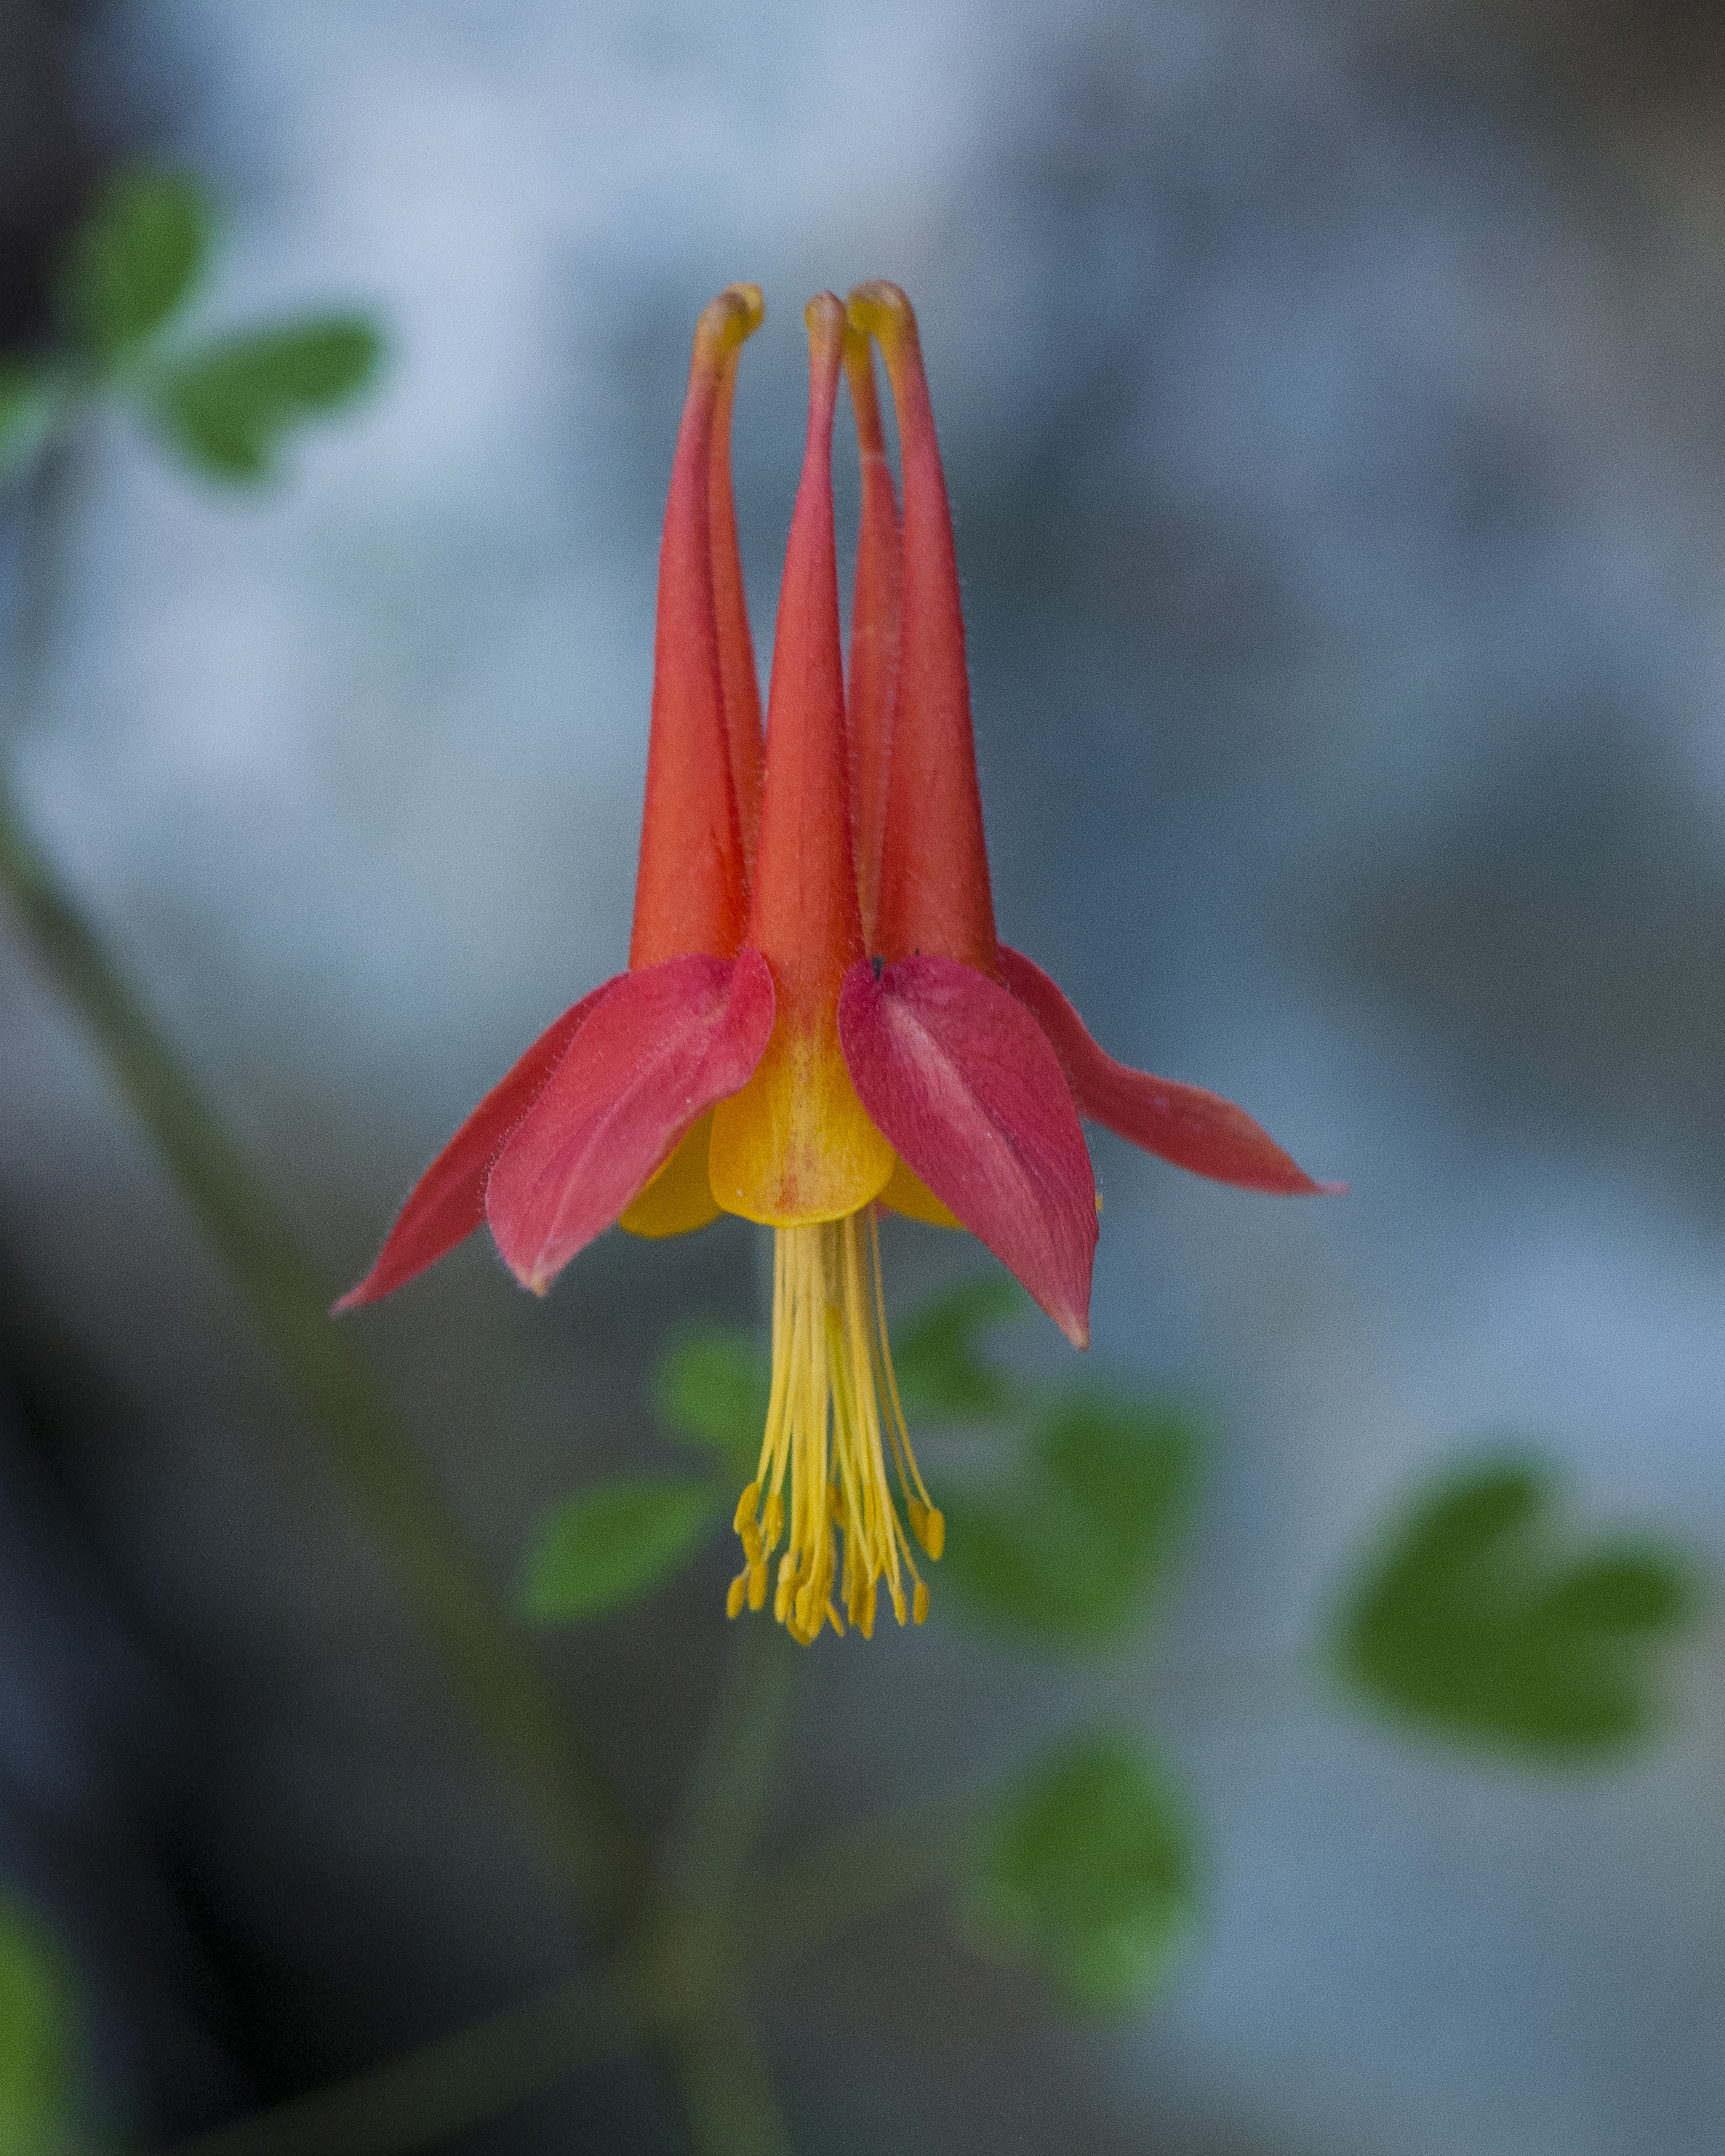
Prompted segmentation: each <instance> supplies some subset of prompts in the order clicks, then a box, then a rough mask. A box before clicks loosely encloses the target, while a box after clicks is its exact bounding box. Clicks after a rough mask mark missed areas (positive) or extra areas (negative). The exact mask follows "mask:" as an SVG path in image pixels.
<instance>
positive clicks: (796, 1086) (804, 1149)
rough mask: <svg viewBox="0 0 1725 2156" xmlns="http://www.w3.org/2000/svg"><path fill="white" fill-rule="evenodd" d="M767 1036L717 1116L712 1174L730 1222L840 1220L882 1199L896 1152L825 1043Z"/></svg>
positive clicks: (778, 1224) (835, 1045)
mask: <svg viewBox="0 0 1725 2156" xmlns="http://www.w3.org/2000/svg"><path fill="white" fill-rule="evenodd" d="M823 1036H824V1037H823ZM895 1159H896V1155H895V1154H894V1152H893V1150H892V1147H891V1146H890V1145H888V1143H887V1142H886V1139H885V1138H884V1137H881V1135H880V1132H879V1131H877V1130H876V1129H875V1126H874V1124H873V1123H872V1122H870V1120H869V1114H868V1111H867V1110H866V1109H865V1107H864V1106H863V1104H862V1102H861V1101H859V1100H858V1098H857V1097H856V1088H855V1086H853V1085H852V1084H851V1082H850V1072H849V1071H848V1070H846V1069H845V1059H844V1057H843V1055H840V1053H839V1041H838V1034H837V1029H836V1027H835V1028H834V1029H833V1031H832V1032H831V1033H830V1034H825V1035H824V1029H823V1032H820V1033H814V1034H809V1033H801V1034H793V1032H792V1031H791V1029H789V1028H788V1026H785V1025H783V1024H780V1025H778V1026H776V1027H775V1028H774V1029H773V1038H772V1039H771V1040H770V1041H769V1042H768V1045H767V1053H766V1054H765V1055H763V1056H762V1058H761V1060H760V1063H759V1064H758V1065H757V1068H756V1070H755V1075H754V1076H753V1077H752V1078H751V1079H750V1081H749V1082H748V1083H747V1086H744V1087H743V1089H742V1091H741V1092H740V1093H733V1094H732V1096H731V1098H730V1099H729V1100H728V1101H720V1103H719V1105H718V1106H717V1107H716V1109H715V1110H714V1111H713V1142H712V1149H711V1153H710V1154H709V1156H708V1163H707V1166H708V1173H709V1174H710V1176H711V1183H712V1194H713V1196H714V1197H715V1198H716V1199H717V1200H718V1202H719V1204H721V1206H722V1207H723V1208H724V1209H725V1210H726V1212H727V1213H740V1214H742V1217H743V1219H745V1220H758V1221H760V1222H762V1224H764V1225H765V1226H767V1227H769V1228H798V1227H808V1226H812V1225H813V1224H814V1223H815V1222H817V1221H820V1220H842V1219H844V1218H845V1215H846V1214H849V1213H855V1212H856V1211H858V1210H859V1209H860V1208H861V1207H862V1206H865V1205H866V1204H868V1202H869V1200H870V1199H871V1198H875V1197H876V1196H878V1195H879V1193H880V1190H881V1189H882V1188H883V1187H884V1186H885V1184H886V1180H887V1178H888V1177H889V1176H891V1173H892V1169H893V1163H894V1161H895Z"/></svg>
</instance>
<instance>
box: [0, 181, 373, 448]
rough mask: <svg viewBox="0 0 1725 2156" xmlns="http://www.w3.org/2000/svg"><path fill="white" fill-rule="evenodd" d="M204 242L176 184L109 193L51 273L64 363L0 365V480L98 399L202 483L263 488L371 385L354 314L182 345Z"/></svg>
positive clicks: (190, 204) (200, 276)
mask: <svg viewBox="0 0 1725 2156" xmlns="http://www.w3.org/2000/svg"><path fill="white" fill-rule="evenodd" d="M213 241H214V225H213V218H212V215H211V210H210V205H209V202H208V198H207V196H206V195H205V193H204V191H203V187H201V186H200V185H199V184H198V182H197V181H196V180H195V179H193V178H192V177H190V176H189V175H187V174H186V173H183V172H160V171H157V170H155V169H153V168H151V167H133V168H131V170H128V171H126V172H120V173H118V174H116V176H114V177H112V178H111V179H110V181H109V182H108V184H107V185H106V187H104V189H103V190H102V192H101V193H100V195H98V197H97V198H96V200H95V203H94V204H93V205H92V207H91V208H90V213H89V214H88V215H87V216H86V217H85V219H84V222H83V223H81V224H80V226H79V228H78V229H77V230H76V231H75V232H74V234H73V235H72V239H71V240H70V243H69V245H68V247H67V249H66V256H65V259H64V263H63V264H62V266H61V271H60V276H59V314H60V318H61V321H62V323H63V326H64V333H65V336H66V339H67V342H68V345H69V351H68V352H66V353H64V354H63V355H59V354H50V355H48V356H45V357H44V358H42V359H41V360H39V361H37V362H29V363H26V362H5V363H3V364H0V480H6V479H8V478H10V477H13V476H14V475H17V474H18V473H19V472H21V471H23V470H24V469H25V468H26V467H27V466H28V465H29V464H30V462H31V461H32V459H33V458H34V457H35V456H36V455H37V454H39V452H40V451H41V450H43V449H44V448H46V446H47V445H48V444H49V442H50V441H51V440H52V439H54V435H55V434H56V432H57V431H59V430H61V429H64V428H66V427H68V426H69V425H70V424H71V423H72V422H73V421H74V418H76V416H77V414H78V413H79V412H80V410H81V409H83V408H85V406H87V405H88V404H89V403H90V402H91V401H92V400H94V399H96V398H103V397H112V398H118V399H120V400H122V401H124V402H125V403H128V404H130V405H131V407H132V408H133V409H134V410H135V411H136V412H137V413H138V414H139V415H140V416H141V418H143V419H144V421H145V422H146V424H147V425H148V426H150V427H151V429H152V430H153V431H154V433H155V434H156V435H157V438H158V439H160V440H161V441H162V443H163V444H165V445H166V446H167V448H168V449H171V450H172V452H173V454H175V455H176V456H177V457H178V458H179V459H181V461H182V463H185V464H187V465H190V466H191V467H192V468H193V470H196V471H198V472H200V473H202V474H203V475H206V476H208V477H210V478H213V479H218V480H224V481H228V482H235V481H238V482H245V481H251V480H264V479H268V478H269V477H270V475H272V474H273V472H274V471H275V466H276V463H277V459H278V453H279V451H280V448H281V446H282V444H283V443H284V442H285V439H286V438H287V437H288V435H289V434H291V433H292V431H293V430H294V429H295V427H297V426H298V425H300V423H302V422H303V421H305V420H306V419H311V418H317V417H319V416H321V415H322V414H324V413H331V412H333V411H336V409H337V408H339V407H341V405H343V404H346V403H349V402H350V401H351V400H352V398H355V397H356V396H357V395H358V394H359V393H360V392H361V391H362V390H363V389H364V388H367V386H368V385H369V384H370V383H371V382H372V381H373V380H374V379H375V378H376V377H377V372H378V369H379V367H381V365H382V358H383V339H382V333H381V331H379V330H378V328H377V325H376V324H375V323H374V322H372V321H370V320H369V319H368V318H367V316H364V315H360V314H352V313H319V314H316V315H312V316H307V317H306V318H305V319H304V320H303V321H285V322H275V323H270V324H266V325H264V326H260V327H256V328H249V329H240V330H234V331H228V332H227V333H225V334H223V336H218V337H208V338H199V337H190V338H188V337H187V336H185V335H184V333H183V331H182V320H183V317H184V315H185V312H186V309H187V305H188V304H189V303H190V302H191V301H192V300H193V298H195V296H196V295H197V294H198V290H199V289H200V287H201V286H202V285H203V282H204V281H205V273H206V271H207V269H208V264H209V261H210V259H211V255H212V254H213Z"/></svg>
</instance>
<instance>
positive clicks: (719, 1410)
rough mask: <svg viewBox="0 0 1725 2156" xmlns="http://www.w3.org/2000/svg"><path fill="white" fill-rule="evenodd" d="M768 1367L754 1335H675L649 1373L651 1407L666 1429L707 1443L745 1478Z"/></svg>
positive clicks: (714, 1329)
mask: <svg viewBox="0 0 1725 2156" xmlns="http://www.w3.org/2000/svg"><path fill="white" fill-rule="evenodd" d="M771 1389H772V1371H771V1366H770V1365H769V1363H768V1360H767V1357H766V1355H765V1353H763V1352H762V1348H761V1346H760V1344H759V1342H757V1340H756V1338H755V1337H754V1335H753V1334H752V1333H750V1332H738V1331H737V1330H736V1329H735V1328H734V1327H731V1326H726V1325H691V1326H689V1327H685V1329H684V1330H683V1331H682V1332H679V1333H677V1334H676V1336H675V1337H674V1338H673V1340H672V1342H671V1343H670V1347H668V1348H666V1350H665V1353H664V1354H663V1355H662V1356H661V1357H660V1360H659V1363H658V1365H657V1367H656V1368H655V1370H654V1373H653V1405H654V1407H655V1410H656V1411H657V1413H658V1415H659V1419H660V1421H661V1422H662V1423H664V1424H665V1427H666V1429H668V1430H674V1431H675V1433H676V1435H678V1436H679V1437H682V1438H687V1439H689V1440H691V1442H692V1443H694V1444H696V1445H710V1446H711V1448H712V1450H714V1451H715V1452H717V1453H720V1454H721V1455H723V1457H724V1460H725V1462H726V1466H727V1467H729V1468H730V1469H732V1471H734V1472H735V1473H737V1474H738V1475H739V1476H741V1477H742V1481H740V1482H739V1483H738V1485H737V1486H738V1488H739V1489H740V1488H741V1487H742V1484H743V1483H745V1482H747V1481H750V1480H751V1479H752V1476H753V1475H754V1471H755V1466H756V1462H757V1460H759V1458H760V1456H761V1437H762V1432H763V1431H764V1430H765V1429H766V1427H767V1402H768V1394H770V1392H771Z"/></svg>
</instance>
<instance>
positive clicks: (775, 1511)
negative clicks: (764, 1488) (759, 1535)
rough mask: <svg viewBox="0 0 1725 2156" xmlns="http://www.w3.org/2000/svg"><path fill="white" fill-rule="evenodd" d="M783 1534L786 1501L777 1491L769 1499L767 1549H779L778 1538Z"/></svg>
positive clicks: (769, 1495) (772, 1492)
mask: <svg viewBox="0 0 1725 2156" xmlns="http://www.w3.org/2000/svg"><path fill="white" fill-rule="evenodd" d="M783 1532H784V1499H783V1497H782V1496H780V1495H779V1493H778V1491H777V1490H774V1491H771V1492H770V1493H769V1494H768V1499H767V1547H768V1549H777V1548H778V1538H779V1537H780V1536H781V1535H782V1534H783Z"/></svg>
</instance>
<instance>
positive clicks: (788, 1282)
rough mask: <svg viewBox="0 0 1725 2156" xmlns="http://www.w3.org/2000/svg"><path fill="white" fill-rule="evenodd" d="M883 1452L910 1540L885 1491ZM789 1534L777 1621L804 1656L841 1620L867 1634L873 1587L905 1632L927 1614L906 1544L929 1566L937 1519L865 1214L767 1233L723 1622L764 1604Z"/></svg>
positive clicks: (934, 1554)
mask: <svg viewBox="0 0 1725 2156" xmlns="http://www.w3.org/2000/svg"><path fill="white" fill-rule="evenodd" d="M883 1425H884V1428H885V1433H886V1435H885V1440H884V1442H883V1438H882V1429H883ZM888 1445H890V1446H891V1451H892V1456H893V1462H894V1465H895V1466H896V1469H897V1471H898V1482H899V1488H900V1490H901V1492H902V1494H903V1496H904V1502H905V1512H906V1516H907V1517H908V1518H909V1520H910V1522H911V1534H913V1535H914V1536H915V1537H916V1540H917V1541H918V1542H919V1543H921V1544H922V1548H924V1550H926V1551H927V1553H928V1555H929V1556H930V1557H931V1558H938V1557H939V1555H940V1553H941V1550H942V1547H943V1546H944V1544H945V1542H946V1534H947V1529H946V1522H945V1521H944V1520H943V1519H942V1517H941V1515H940V1512H939V1511H938V1510H937V1508H936V1507H934V1506H933V1505H932V1504H931V1503H930V1502H929V1499H928V1491H927V1489H925V1488H924V1486H923V1482H922V1475H921V1474H920V1473H919V1471H918V1470H917V1466H916V1455H915V1454H914V1453H913V1452H912V1451H911V1437H910V1432H909V1431H908V1430H906V1428H905V1417H904V1410H903V1409H902V1407H901V1405H900V1404H899V1397H898V1380H897V1379H896V1378H895V1377H894V1376H893V1374H892V1355H891V1350H890V1348H889V1347H888V1346H887V1342H886V1312H885V1305H884V1302H883V1300H882V1296H881V1293H880V1235H879V1231H878V1229H876V1227H875V1220H874V1215H873V1211H872V1209H865V1211H864V1212H863V1213H853V1214H850V1216H849V1218H848V1219H843V1220H829V1221H824V1222H822V1223H821V1224H819V1226H817V1227H809V1228H779V1229H775V1230H774V1235H773V1394H772V1399H771V1400H770V1402H769V1404H768V1409H767V1433H766V1436H765V1437H764V1439H763V1440H762V1445H761V1465H760V1468H759V1470H758V1471H757V1476H756V1478H755V1480H754V1481H752V1482H751V1483H750V1485H749V1486H748V1487H747V1490H745V1491H743V1493H742V1498H741V1500H740V1501H739V1502H738V1504H737V1533H738V1534H739V1535H740V1536H741V1537H742V1548H743V1556H744V1558H745V1559H746V1563H744V1565H743V1568H742V1571H741V1572H740V1573H738V1574H737V1578H735V1579H733V1580H732V1583H731V1594H730V1598H729V1599H728V1601H727V1603H726V1613H727V1614H729V1615H730V1616H732V1617H735V1616H736V1615H737V1613H738V1612H739V1611H740V1610H741V1609H742V1605H743V1604H744V1602H745V1601H747V1604H748V1606H749V1608H750V1609H761V1608H762V1606H763V1604H765V1602H766V1599H767V1573H768V1558H770V1557H771V1556H772V1553H773V1551H774V1550H775V1549H776V1548H778V1543H779V1541H780V1538H781V1537H783V1535H784V1533H785V1529H786V1526H787V1524H788V1526H789V1529H790V1533H789V1538H788V1542H787V1543H786V1547H785V1552H784V1554H783V1557H781V1558H779V1560H778V1580H777V1583H776V1584H775V1588H774V1591H773V1615H774V1616H775V1617H776V1618H777V1619H778V1622H779V1623H780V1624H781V1625H784V1626H785V1628H786V1629H787V1630H788V1631H789V1633H790V1634H791V1635H792V1637H793V1639H796V1640H801V1641H802V1642H803V1645H805V1646H807V1645H809V1644H810V1643H811V1642H812V1641H814V1640H817V1639H818V1638H819V1636H820V1632H821V1628H822V1626H823V1625H826V1624H828V1623H829V1622H830V1624H831V1625H832V1627H833V1630H834V1631H835V1632H840V1633H842V1632H843V1631H844V1630H845V1621H846V1620H847V1619H848V1620H849V1621H850V1623H851V1624H852V1625H855V1627H856V1629H857V1630H858V1631H860V1633H861V1634H862V1635H863V1637H864V1638H865V1640H866V1639H867V1638H869V1637H870V1635H871V1634H872V1633H873V1631H874V1629H875V1603H876V1599H877V1597H878V1594H879V1591H880V1584H881V1582H882V1581H883V1580H884V1581H885V1582H886V1592H887V1595H888V1597H889V1599H891V1604H892V1609H893V1614H894V1615H895V1616H896V1618H897V1619H898V1621H899V1623H900V1624H901V1625H902V1624H903V1623H904V1622H905V1621H906V1618H907V1617H911V1618H914V1619H915V1620H916V1623H917V1624H919V1625H920V1624H921V1623H922V1620H923V1619H924V1618H925V1617H926V1616H927V1614H928V1589H927V1586H926V1585H925V1584H924V1583H923V1579H922V1574H921V1573H919V1572H918V1571H917V1569H916V1559H915V1558H913V1557H912V1555H911V1534H906V1532H905V1527H904V1523H903V1522H902V1521H901V1519H900V1517H899V1515H898V1511H897V1508H896V1506H895V1505H894V1503H893V1501H892V1493H891V1490H890V1489H889V1488H888V1486H887V1480H886V1447H887V1446H888ZM787 1484H788V1486H789V1487H788V1489H787V1487H786V1486H787ZM841 1539H842V1542H843V1545H844V1548H843V1553H842V1557H841V1555H840V1552H839V1543H840V1541H841ZM907 1581H908V1583H909V1592H908V1594H907V1593H906V1582H907ZM841 1601H842V1603H843V1604H844V1614H843V1615H842V1616H841V1615H840V1614H839V1603H840V1602H841Z"/></svg>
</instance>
